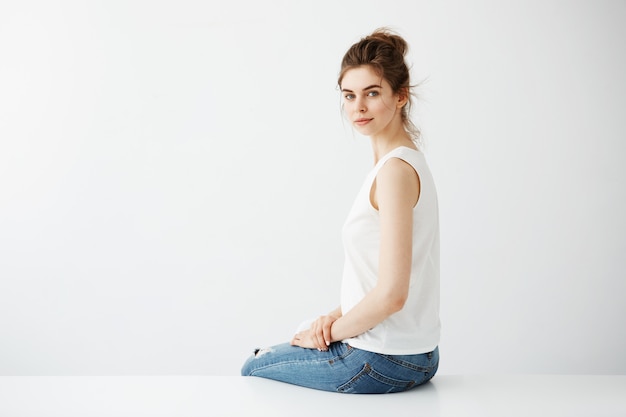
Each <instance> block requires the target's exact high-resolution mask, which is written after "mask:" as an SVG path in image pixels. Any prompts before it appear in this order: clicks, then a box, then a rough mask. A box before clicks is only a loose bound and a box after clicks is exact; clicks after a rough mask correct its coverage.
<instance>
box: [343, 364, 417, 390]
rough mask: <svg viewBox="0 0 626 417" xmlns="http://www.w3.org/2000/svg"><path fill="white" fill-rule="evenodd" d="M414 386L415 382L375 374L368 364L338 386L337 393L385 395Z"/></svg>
mask: <svg viewBox="0 0 626 417" xmlns="http://www.w3.org/2000/svg"><path fill="white" fill-rule="evenodd" d="M414 385H415V381H403V380H400V379H395V378H390V377H388V376H385V375H383V374H381V373H379V372H377V371H376V370H375V369H374V368H372V366H371V365H370V364H369V363H366V364H365V366H363V369H361V371H359V373H358V374H356V375H355V376H354V377H352V378H351V379H350V380H349V381H348V382H346V383H345V384H343V385H340V386H339V387H338V388H337V392H343V393H346V394H385V393H389V392H401V391H406V390H408V389H410V388H411V387H413V386H414Z"/></svg>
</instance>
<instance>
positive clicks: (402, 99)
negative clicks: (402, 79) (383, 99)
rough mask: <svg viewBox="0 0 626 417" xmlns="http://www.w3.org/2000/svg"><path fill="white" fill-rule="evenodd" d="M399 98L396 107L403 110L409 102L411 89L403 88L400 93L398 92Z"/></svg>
mask: <svg viewBox="0 0 626 417" xmlns="http://www.w3.org/2000/svg"><path fill="white" fill-rule="evenodd" d="M397 96H398V101H397V102H396V107H397V108H399V109H401V108H402V107H404V105H405V104H406V103H408V101H409V89H408V88H406V87H404V88H401V89H400V91H398V94H397Z"/></svg>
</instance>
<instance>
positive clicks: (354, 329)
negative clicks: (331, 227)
mask: <svg viewBox="0 0 626 417" xmlns="http://www.w3.org/2000/svg"><path fill="white" fill-rule="evenodd" d="M418 197H419V178H418V176H417V174H416V172H415V170H414V169H413V168H412V167H411V166H410V165H408V164H407V163H406V162H404V161H402V160H400V159H397V158H392V159H390V160H389V161H387V162H386V163H385V165H384V166H383V167H382V168H381V170H380V171H379V172H378V176H377V178H376V183H375V188H373V195H372V200H373V201H372V204H373V205H374V207H376V208H377V209H378V211H379V217H380V231H381V241H380V259H379V271H378V281H377V284H376V286H375V287H374V288H373V289H372V290H371V291H370V292H369V293H368V294H367V295H366V296H365V297H364V298H363V299H362V300H361V301H360V302H359V303H358V304H357V305H356V306H355V307H354V308H353V309H352V310H350V311H349V312H348V313H346V314H345V315H341V316H339V317H337V318H336V319H334V320H333V319H332V318H328V316H323V317H320V319H318V320H317V321H316V322H315V323H314V325H313V326H311V329H309V330H308V331H307V332H309V334H302V335H301V339H300V340H296V339H295V337H294V340H292V344H296V345H298V346H302V347H311V348H318V349H322V350H323V349H325V348H326V345H327V343H326V342H329V343H330V342H335V341H339V340H343V339H346V338H349V337H353V336H357V335H359V334H361V333H363V332H366V331H367V330H369V329H371V328H373V327H374V326H376V325H377V324H379V323H380V322H382V321H383V320H385V319H386V318H387V317H389V316H390V315H392V314H393V313H395V312H397V311H400V310H401V309H402V307H403V306H404V302H405V301H406V298H407V296H408V291H409V280H410V274H411V261H412V246H413V245H412V242H413V207H415V204H416V203H417V199H418ZM335 312H337V310H335ZM339 312H341V310H340V309H339ZM316 324H317V326H316ZM324 326H326V327H324ZM320 328H321V331H320ZM325 330H327V331H325ZM307 332H303V333H307ZM310 333H313V334H310ZM294 341H295V343H294Z"/></svg>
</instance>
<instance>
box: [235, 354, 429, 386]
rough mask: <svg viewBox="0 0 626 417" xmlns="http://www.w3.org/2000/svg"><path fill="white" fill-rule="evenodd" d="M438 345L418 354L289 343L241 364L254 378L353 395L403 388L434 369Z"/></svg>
mask: <svg viewBox="0 0 626 417" xmlns="http://www.w3.org/2000/svg"><path fill="white" fill-rule="evenodd" d="M438 366H439V349H438V348H436V349H435V350H434V351H432V352H429V353H422V354H418V355H383V354H380V353H373V352H368V351H366V350H361V349H357V348H354V347H352V346H350V345H348V344H345V343H341V342H337V343H332V344H331V345H330V346H329V349H328V351H326V352H320V351H318V350H316V349H304V348H301V347H297V346H291V345H289V344H288V343H283V344H281V345H277V346H273V347H271V348H267V349H262V350H259V351H257V352H256V353H255V354H254V355H253V356H251V357H250V358H249V359H248V360H247V361H246V363H245V364H244V365H243V368H241V375H243V376H259V377H262V378H269V379H274V380H276V381H282V382H287V383H290V384H295V385H300V386H303V387H308V388H315V389H319V390H324V391H332V392H342V393H352V394H382V393H387V392H400V391H407V390H409V389H411V388H415V387H417V386H418V385H421V384H423V383H425V382H428V381H429V380H430V379H431V378H432V377H433V376H434V375H435V373H436V372H437V368H438Z"/></svg>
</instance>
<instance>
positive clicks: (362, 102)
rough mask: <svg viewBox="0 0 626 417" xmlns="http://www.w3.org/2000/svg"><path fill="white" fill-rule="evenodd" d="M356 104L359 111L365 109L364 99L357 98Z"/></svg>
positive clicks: (364, 110) (363, 111)
mask: <svg viewBox="0 0 626 417" xmlns="http://www.w3.org/2000/svg"><path fill="white" fill-rule="evenodd" d="M356 106H357V107H356V108H357V110H358V112H359V113H365V112H366V111H367V106H366V105H365V100H363V99H362V98H359V100H358V101H357V104H356Z"/></svg>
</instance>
